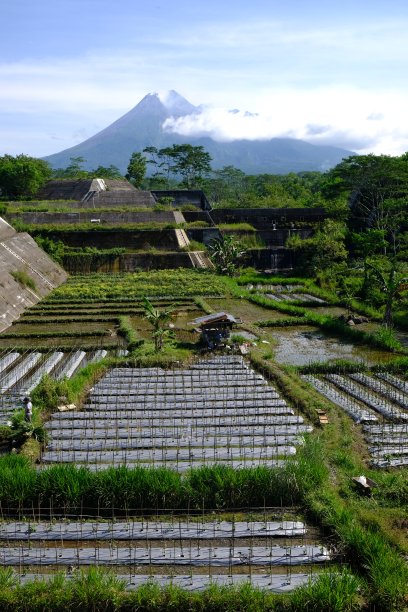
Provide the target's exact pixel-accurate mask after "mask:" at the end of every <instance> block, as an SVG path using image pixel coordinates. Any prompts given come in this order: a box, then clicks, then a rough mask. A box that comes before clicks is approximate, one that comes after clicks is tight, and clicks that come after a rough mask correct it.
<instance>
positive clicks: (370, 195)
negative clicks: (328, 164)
mask: <svg viewBox="0 0 408 612" xmlns="http://www.w3.org/2000/svg"><path fill="white" fill-rule="evenodd" d="M328 176H329V178H330V179H331V182H329V183H328V184H327V189H328V190H331V191H332V192H333V193H340V192H346V193H347V194H348V196H349V204H350V213H351V214H350V227H351V229H352V230H356V231H363V230H366V229H375V230H382V231H385V232H388V231H389V226H390V221H391V222H392V218H393V213H394V212H395V211H396V208H397V207H396V205H395V201H400V203H401V202H405V211H406V210H407V204H406V203H407V202H408V156H407V155H402V156H400V157H391V156H389V155H373V154H370V155H352V156H350V157H348V158H347V159H344V160H343V161H342V162H341V163H340V164H338V165H337V166H336V167H335V168H333V170H331V171H330V172H329V173H328ZM390 201H393V202H394V205H393V206H391V205H390Z"/></svg>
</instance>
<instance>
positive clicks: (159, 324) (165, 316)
mask: <svg viewBox="0 0 408 612" xmlns="http://www.w3.org/2000/svg"><path fill="white" fill-rule="evenodd" d="M143 308H144V318H145V319H146V320H147V321H149V323H150V324H151V326H152V327H153V333H152V338H153V340H154V350H155V351H156V353H158V352H159V351H161V349H162V348H163V342H164V338H165V337H166V336H168V335H169V334H170V329H169V328H168V327H166V323H168V322H169V321H170V319H171V315H172V312H173V308H168V309H167V310H159V309H158V308H155V307H154V306H153V304H152V303H151V302H150V300H148V299H147V298H146V297H144V298H143Z"/></svg>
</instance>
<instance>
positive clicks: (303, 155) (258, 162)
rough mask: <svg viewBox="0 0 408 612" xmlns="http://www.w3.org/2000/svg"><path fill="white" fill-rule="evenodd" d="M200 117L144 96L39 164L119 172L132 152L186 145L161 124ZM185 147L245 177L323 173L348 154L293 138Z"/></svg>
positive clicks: (183, 106)
mask: <svg viewBox="0 0 408 612" xmlns="http://www.w3.org/2000/svg"><path fill="white" fill-rule="evenodd" d="M200 112H201V111H200V107H196V106H193V105H192V104H190V103H189V102H188V101H187V100H186V99H185V98H183V97H182V96H180V95H179V94H177V93H176V92H170V94H169V96H168V97H167V98H166V101H165V103H164V102H162V101H161V99H160V97H159V96H158V94H148V95H147V96H145V97H144V98H143V99H142V100H141V101H140V102H139V104H137V105H136V106H135V107H134V108H133V109H132V110H130V111H129V112H128V113H126V114H125V115H123V116H122V117H120V118H119V119H118V120H117V121H115V122H114V123H112V124H111V125H109V126H108V127H106V128H105V129H104V130H102V131H101V132H98V133H97V134H95V135H94V136H92V137H91V138H88V139H87V140H85V141H84V142H82V143H80V144H78V145H76V146H74V147H71V148H69V149H65V150H64V151H60V152H59V153H55V154H54V155H49V156H48V157H46V158H45V159H46V160H47V161H48V162H49V163H50V164H51V165H52V166H53V167H54V168H63V167H66V166H67V165H68V164H69V160H70V158H71V157H83V158H84V159H85V160H86V164H85V167H86V168H87V169H92V168H96V167H97V166H99V165H102V166H109V165H111V164H113V165H115V166H117V167H118V168H119V169H120V170H121V171H122V172H124V171H125V170H126V167H127V164H128V162H129V158H130V156H131V154H132V153H133V152H134V151H142V150H143V149H144V148H145V147H147V146H155V147H157V148H163V147H167V146H171V145H172V144H181V143H185V142H186V140H187V137H186V136H183V135H180V134H175V133H169V132H166V131H164V130H163V127H162V126H163V123H164V121H165V120H166V119H168V118H170V117H183V116H186V115H191V114H193V113H200ZM188 141H189V142H190V143H191V144H193V145H195V146H198V145H202V146H203V147H204V148H205V149H206V150H207V151H208V152H209V153H210V155H211V157H212V158H213V163H212V166H213V168H222V167H223V166H229V165H232V166H235V167H237V168H240V169H241V170H243V171H244V172H246V173H247V174H260V173H272V174H285V173H288V172H300V171H307V170H327V169H328V168H331V167H333V166H335V165H336V164H337V163H339V162H340V161H341V160H342V159H343V158H344V157H348V156H349V155H351V154H352V152H351V151H347V150H346V149H341V148H337V147H332V146H317V145H313V144H310V143H308V142H305V141H303V140H297V139H293V138H272V139H270V140H234V141H231V142H217V141H215V140H213V139H212V138H209V137H197V138H191V137H190V138H188Z"/></svg>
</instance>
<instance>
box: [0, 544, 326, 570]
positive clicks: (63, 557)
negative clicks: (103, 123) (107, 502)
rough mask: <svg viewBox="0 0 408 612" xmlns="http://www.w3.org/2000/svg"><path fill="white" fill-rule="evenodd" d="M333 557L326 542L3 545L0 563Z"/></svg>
mask: <svg viewBox="0 0 408 612" xmlns="http://www.w3.org/2000/svg"><path fill="white" fill-rule="evenodd" d="M329 560H330V554H329V552H328V550H327V549H326V548H325V547H323V546H312V545H305V546H275V545H273V546H251V547H249V546H211V547H208V546H201V547H198V546H190V545H188V546H167V547H153V546H149V545H147V546H146V547H133V546H132V547H127V546H122V547H117V546H109V547H106V548H105V547H101V546H97V547H95V548H93V547H83V548H64V547H60V546H56V547H53V548H47V547H34V546H32V545H30V546H16V547H12V546H10V547H6V548H0V565H3V566H7V565H17V566H20V567H21V566H23V565H57V566H59V565H73V566H81V565H102V564H103V565H105V566H112V565H134V564H135V565H166V564H171V565H173V566H174V565H189V566H193V567H203V566H207V567H208V566H212V567H232V566H241V565H244V566H245V565H260V566H266V567H268V566H269V567H272V566H275V565H305V564H310V563H323V562H326V561H329Z"/></svg>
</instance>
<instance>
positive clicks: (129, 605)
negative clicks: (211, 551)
mask: <svg viewBox="0 0 408 612" xmlns="http://www.w3.org/2000/svg"><path fill="white" fill-rule="evenodd" d="M0 587H1V588H0V606H1V609H2V610H4V612H11V611H12V612H20V611H21V612H22V611H27V610H42V611H43V612H51V611H52V612H59V611H61V612H69V611H71V610H72V611H74V610H82V611H84V612H86V611H88V610H89V611H91V610H92V611H96V610H98V611H101V612H104V611H108V610H109V611H114V610H115V611H117V612H120V611H125V610H139V611H144V612H148V611H153V610H156V611H157V610H162V611H163V612H164V611H170V610H177V611H178V612H202V611H203V610H206V612H244V611H245V612H295V611H299V610H304V611H305V612H308V611H309V612H311V611H312V610H313V611H315V612H319V611H322V612H323V611H325V612H326V611H330V612H351V611H352V610H357V609H359V608H358V607H357V606H358V605H359V601H360V596H359V587H360V583H359V581H358V579H356V578H355V577H353V576H351V574H350V573H349V572H348V571H347V570H346V569H345V570H343V571H341V572H323V573H322V574H321V575H320V576H319V578H317V579H316V580H315V581H313V582H311V583H309V584H308V585H307V586H305V587H302V588H300V589H298V590H297V591H296V592H295V593H294V595H275V594H272V593H268V592H265V591H262V590H260V589H257V588H254V587H252V586H251V585H249V584H246V583H244V584H242V585H240V586H236V587H219V586H216V585H212V586H209V587H207V588H206V589H204V590H203V591H201V592H188V591H185V590H183V589H180V588H178V587H175V586H169V587H166V588H161V587H160V586H159V585H158V584H157V583H155V582H154V581H151V582H148V583H146V584H145V585H143V586H141V587H139V588H138V589H136V590H135V591H130V592H128V591H125V583H124V582H122V581H121V580H120V579H119V578H117V577H116V576H115V575H114V574H113V573H110V572H107V571H103V570H101V569H99V568H96V567H95V568H89V569H88V570H81V571H79V572H77V573H75V575H74V576H73V577H72V578H71V579H68V578H67V577H66V576H64V575H63V574H56V575H55V576H54V577H53V578H52V579H51V580H49V581H42V580H37V581H35V582H33V583H29V584H26V585H19V584H18V582H17V580H16V578H15V576H14V574H13V572H12V570H10V569H1V570H0Z"/></svg>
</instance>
